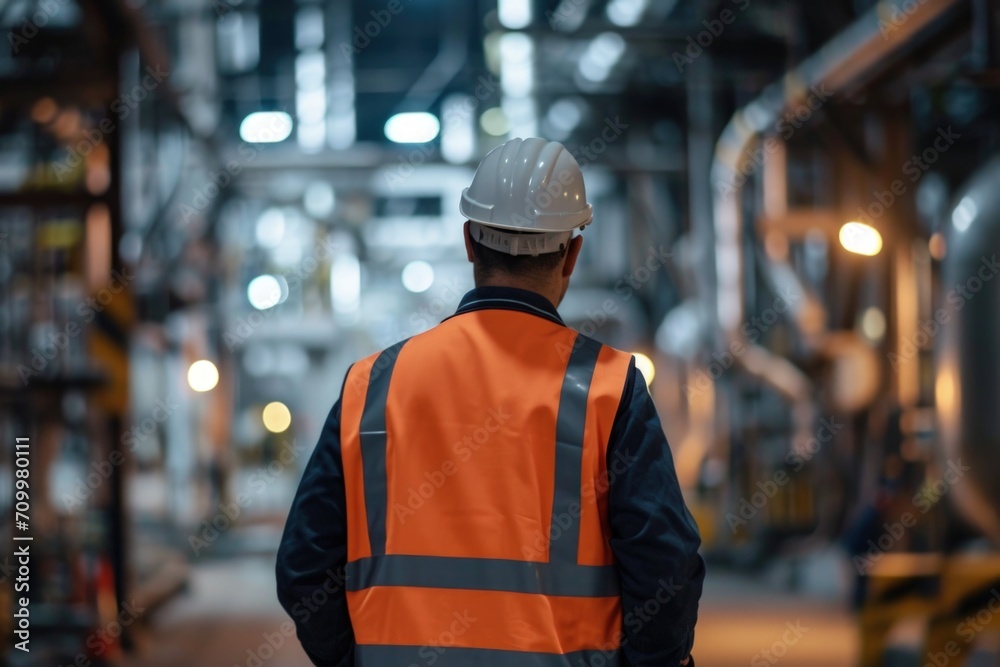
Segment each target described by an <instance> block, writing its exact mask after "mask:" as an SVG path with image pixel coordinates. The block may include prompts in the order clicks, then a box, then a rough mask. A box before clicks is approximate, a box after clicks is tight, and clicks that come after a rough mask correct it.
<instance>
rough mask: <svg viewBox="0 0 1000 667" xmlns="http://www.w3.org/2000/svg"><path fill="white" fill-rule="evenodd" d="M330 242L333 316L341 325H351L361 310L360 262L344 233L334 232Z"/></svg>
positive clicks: (351, 240)
mask: <svg viewBox="0 0 1000 667" xmlns="http://www.w3.org/2000/svg"><path fill="white" fill-rule="evenodd" d="M330 240H331V241H332V243H333V246H334V248H335V250H334V253H333V260H332V264H331V266H330V298H331V305H332V306H333V315H334V317H335V318H336V319H337V320H338V321H339V322H341V323H343V324H353V323H354V322H356V321H357V319H358V314H359V312H360V310H361V262H360V261H359V260H358V255H357V251H356V250H355V248H354V240H353V238H352V237H351V236H350V235H348V234H347V233H346V232H334V233H333V234H332V235H331V239H330Z"/></svg>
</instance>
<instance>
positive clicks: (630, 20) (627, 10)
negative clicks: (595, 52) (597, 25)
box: [607, 0, 649, 28]
mask: <svg viewBox="0 0 1000 667" xmlns="http://www.w3.org/2000/svg"><path fill="white" fill-rule="evenodd" d="M648 6H649V0H611V3H610V4H608V10H607V15H608V20H609V21H611V22H612V23H614V24H615V25H617V26H621V27H623V28H631V27H632V26H636V25H639V21H641V20H642V15H643V14H645V13H646V7H648Z"/></svg>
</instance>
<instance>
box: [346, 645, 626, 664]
mask: <svg viewBox="0 0 1000 667" xmlns="http://www.w3.org/2000/svg"><path fill="white" fill-rule="evenodd" d="M354 660H355V664H356V665H357V667H396V665H399V667H409V666H410V665H431V664H433V665H435V666H436V667H470V665H476V666H478V667H618V666H619V665H620V664H621V658H620V655H619V652H618V650H617V649H614V650H609V651H574V652H572V653H563V654H553V653H548V654H546V653H526V652H524V651H503V650H498V649H481V648H465V647H461V646H450V647H447V648H446V647H444V646H440V647H429V646H358V647H356V648H355V649H354Z"/></svg>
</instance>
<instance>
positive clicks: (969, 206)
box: [951, 197, 979, 232]
mask: <svg viewBox="0 0 1000 667" xmlns="http://www.w3.org/2000/svg"><path fill="white" fill-rule="evenodd" d="M978 214H979V206H977V205H976V202H975V201H974V200H973V199H972V198H971V197H963V198H962V201H960V202H959V203H958V206H957V207H956V208H955V212H954V213H952V214H951V224H953V225H955V229H957V230H958V231H960V232H964V231H965V230H966V229H968V228H969V225H971V224H972V221H973V220H975V219H976V216H977V215H978Z"/></svg>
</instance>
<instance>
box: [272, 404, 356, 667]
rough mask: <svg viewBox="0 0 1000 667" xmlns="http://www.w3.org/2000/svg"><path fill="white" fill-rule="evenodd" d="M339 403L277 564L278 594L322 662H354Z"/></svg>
mask: <svg viewBox="0 0 1000 667" xmlns="http://www.w3.org/2000/svg"><path fill="white" fill-rule="evenodd" d="M342 391H343V390H342ZM340 404H341V401H340V400H339V399H338V400H337V402H336V403H335V404H334V406H333V409H332V410H331V411H330V415H329V416H328V417H327V420H326V423H325V424H324V426H323V431H322V433H321V434H320V438H319V442H318V443H317V445H316V449H315V450H314V451H313V453H312V456H311V457H310V459H309V463H307V464H306V469H305V472H304V473H303V475H302V481H301V482H300V483H299V488H298V491H297V492H296V494H295V500H294V501H293V502H292V508H291V511H290V512H289V515H288V521H287V522H286V523H285V531H284V534H283V535H282V537H281V545H280V546H279V548H278V559H277V565H276V568H275V570H276V576H277V583H278V600H279V601H280V602H281V606H282V607H284V608H285V611H286V612H288V615H289V616H291V617H292V620H293V621H295V627H296V631H297V633H298V638H299V641H300V642H301V644H302V648H303V649H304V650H305V652H306V654H307V655H308V656H309V659H310V660H312V662H313V664H314V665H316V666H317V667H352V666H353V665H354V631H353V629H352V628H351V622H350V618H349V616H348V613H347V598H346V593H345V588H344V568H345V565H346V563H347V509H346V508H347V500H346V494H345V491H344V468H343V461H342V460H341V456H340Z"/></svg>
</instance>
